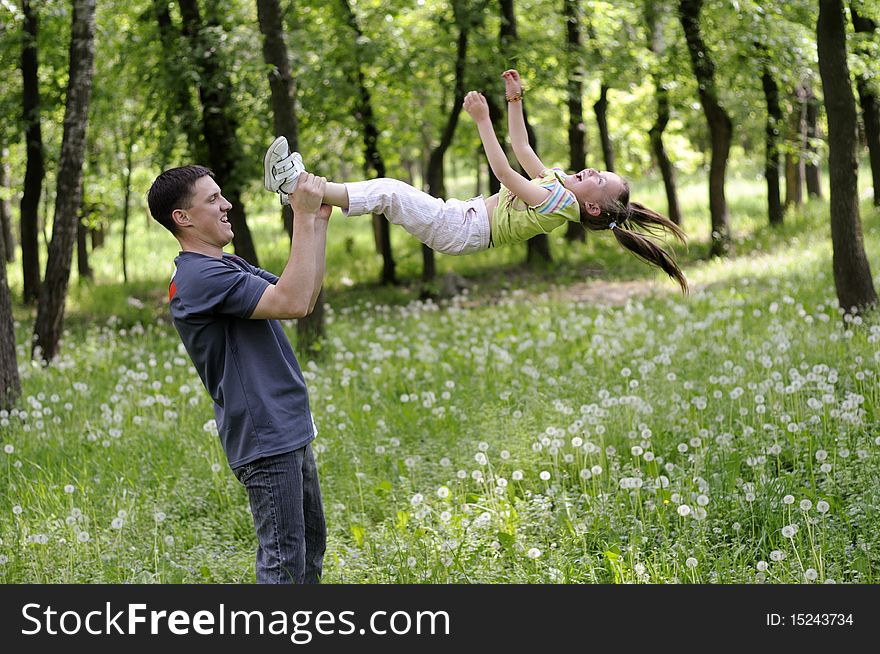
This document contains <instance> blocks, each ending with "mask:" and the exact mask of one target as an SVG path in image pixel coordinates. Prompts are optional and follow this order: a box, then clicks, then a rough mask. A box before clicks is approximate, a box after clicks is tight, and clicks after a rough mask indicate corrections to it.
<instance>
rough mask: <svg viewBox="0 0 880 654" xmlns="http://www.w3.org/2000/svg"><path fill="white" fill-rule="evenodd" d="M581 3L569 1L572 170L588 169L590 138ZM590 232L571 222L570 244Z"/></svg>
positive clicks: (568, 88) (570, 143) (566, 43)
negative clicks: (585, 99) (586, 120)
mask: <svg viewBox="0 0 880 654" xmlns="http://www.w3.org/2000/svg"><path fill="white" fill-rule="evenodd" d="M578 5H579V0H565V5H564V12H565V28H566V32H565V34H566V38H565V45H566V47H565V54H566V72H567V75H568V83H567V84H566V88H567V91H568V95H567V98H566V101H567V103H568V155H569V160H568V167H569V170H571V171H578V170H583V169H584V168H586V167H587V139H586V133H585V127H584V82H583V70H582V67H581V65H580V60H581V56H582V54H581V50H582V46H581V26H580V8H579V6H578ZM586 235H587V230H585V229H584V226H583V225H582V224H581V223H576V222H569V223H568V227H567V228H566V232H565V238H566V240H567V241H569V242H573V241H581V242H584V241H585V240H586Z"/></svg>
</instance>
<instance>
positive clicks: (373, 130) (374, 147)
mask: <svg viewBox="0 0 880 654" xmlns="http://www.w3.org/2000/svg"><path fill="white" fill-rule="evenodd" d="M340 6H341V9H342V12H343V14H344V17H345V21H346V23H347V24H348V26H349V28H351V30H352V31H353V32H354V33H355V35H356V37H357V38H356V39H355V43H354V46H353V47H354V53H355V62H354V67H355V69H356V70H355V73H354V75H353V76H352V77H353V82H354V83H355V85H356V86H357V89H358V97H357V100H356V101H355V110H354V111H355V118H356V119H357V120H358V122H360V123H361V125H363V128H364V173H365V174H367V175H368V174H369V172H368V171H369V169H370V168H372V169H373V170H374V171H375V172H376V177H385V162H384V161H383V159H382V155H381V154H380V153H379V128H378V126H377V125H376V118H375V114H373V100H372V98H371V96H370V90H369V89H368V88H367V84H366V78H365V75H364V70H363V67H362V65H361V56H360V51H359V48H360V45H359V44H358V41H360V39H361V38H362V37H363V32H362V31H361V26H360V24H359V23H358V20H357V16H355V13H354V10H353V9H352V8H351V4H350V3H349V0H340ZM373 231H374V233H375V235H376V240H377V243H376V248H377V250H378V251H379V252H380V254H381V255H382V277H381V279H380V282H381V283H382V284H396V283H397V273H396V272H395V266H396V265H395V263H394V255H393V254H392V252H391V225H390V223H389V222H388V220H387V219H386V218H385V216H382V215H379V214H373Z"/></svg>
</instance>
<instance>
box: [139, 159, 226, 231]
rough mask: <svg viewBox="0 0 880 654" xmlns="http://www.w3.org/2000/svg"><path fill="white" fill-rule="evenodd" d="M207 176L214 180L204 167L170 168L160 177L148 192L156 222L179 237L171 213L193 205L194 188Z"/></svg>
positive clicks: (208, 170) (148, 199)
mask: <svg viewBox="0 0 880 654" xmlns="http://www.w3.org/2000/svg"><path fill="white" fill-rule="evenodd" d="M206 176H207V177H210V178H212V179H213V178H214V173H213V172H212V171H211V170H210V169H209V168H205V167H204V166H181V167H179V168H169V169H168V170H166V171H165V172H164V173H162V174H161V175H159V176H158V177H157V178H156V180H155V181H154V182H153V185H152V186H150V190H149V191H148V192H147V204H148V205H149V206H150V213H151V214H152V215H153V218H154V219H155V220H156V222H158V223H159V224H160V225H162V226H163V227H164V228H165V229H167V230H168V231H169V232H171V233H172V234H174V235H177V226H176V225H175V224H174V219H173V218H172V217H171V212H172V211H174V210H175V209H180V208H184V209H185V208H187V207H190V206H191V205H192V195H193V186H195V183H196V182H197V181H198V180H200V179H201V178H202V177H206Z"/></svg>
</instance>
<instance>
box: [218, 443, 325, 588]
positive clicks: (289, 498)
mask: <svg viewBox="0 0 880 654" xmlns="http://www.w3.org/2000/svg"><path fill="white" fill-rule="evenodd" d="M234 472H235V475H236V477H238V479H239V481H241V483H242V484H244V486H245V487H246V488H247V491H248V497H249V499H250V505H251V513H252V514H253V517H254V527H255V529H256V532H257V541H258V543H259V544H258V547H257V564H256V572H257V583H259V584H290V583H318V582H319V581H320V577H321V569H322V563H323V557H324V547H325V543H326V527H325V524H324V511H323V506H322V504H321V490H320V486H319V483H318V474H317V468H316V467H315V460H314V457H313V455H312V449H311V445H306V446H305V447H302V448H300V449H298V450H295V451H293V452H288V453H286V454H279V455H277V456H271V457H266V458H264V459H258V460H257V461H253V462H252V463H249V464H246V465H244V466H241V467H240V468H236V469H235V471H234Z"/></svg>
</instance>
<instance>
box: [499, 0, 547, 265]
mask: <svg viewBox="0 0 880 654" xmlns="http://www.w3.org/2000/svg"><path fill="white" fill-rule="evenodd" d="M499 5H500V8H501V26H500V28H499V30H498V41H499V45H500V51H501V56H502V57H504V60H505V61H516V60H517V58H518V54H519V53H518V52H517V51H516V48H517V42H518V40H519V36H518V34H517V28H516V8H515V7H514V4H513V0H499ZM523 120H524V121H525V124H526V133H527V134H528V138H529V144H530V145H531V146H532V149H533V150H534V151H535V152H537V151H538V148H537V145H536V138H535V132H534V130H533V129H532V126H531V125H530V124H529V118H528V114H527V113H526V105H525V102H524V101H523ZM552 260H553V256H552V254H551V253H550V239H549V237H548V236H547V234H538V235H536V236H533V237H532V238H530V239H529V240H528V241H526V262H527V263H528V264H530V265H532V264H536V263H549V262H550V261H552Z"/></svg>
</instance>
